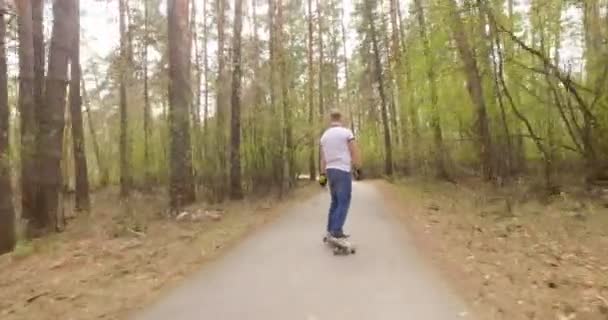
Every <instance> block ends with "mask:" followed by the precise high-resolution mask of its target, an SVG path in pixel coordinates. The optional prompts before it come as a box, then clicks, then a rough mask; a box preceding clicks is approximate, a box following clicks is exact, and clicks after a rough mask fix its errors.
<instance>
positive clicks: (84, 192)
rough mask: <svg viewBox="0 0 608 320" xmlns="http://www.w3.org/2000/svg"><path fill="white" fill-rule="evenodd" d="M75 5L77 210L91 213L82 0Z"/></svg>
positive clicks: (73, 80) (73, 79)
mask: <svg viewBox="0 0 608 320" xmlns="http://www.w3.org/2000/svg"><path fill="white" fill-rule="evenodd" d="M73 1H74V3H75V8H74V10H75V12H76V15H75V19H76V21H75V26H74V31H73V38H74V42H73V43H74V45H73V52H72V57H71V58H72V61H71V63H70V71H71V74H72V77H71V79H70V116H71V119H72V142H73V147H74V166H75V171H76V172H75V176H76V210H78V211H81V210H82V211H89V210H90V208H91V201H90V199H89V176H88V168H87V158H86V153H85V146H84V129H83V124H82V97H81V96H80V78H81V74H80V14H79V12H80V9H79V7H80V3H79V2H80V0H73Z"/></svg>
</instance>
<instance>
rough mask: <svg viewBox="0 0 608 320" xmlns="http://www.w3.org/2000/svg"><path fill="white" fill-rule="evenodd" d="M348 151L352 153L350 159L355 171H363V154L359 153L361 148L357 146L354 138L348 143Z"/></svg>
mask: <svg viewBox="0 0 608 320" xmlns="http://www.w3.org/2000/svg"><path fill="white" fill-rule="evenodd" d="M348 150H349V151H350V157H351V159H352V161H353V166H354V167H355V169H361V165H362V163H361V154H360V153H359V146H357V142H356V141H355V139H354V138H353V139H351V140H350V141H349V142H348Z"/></svg>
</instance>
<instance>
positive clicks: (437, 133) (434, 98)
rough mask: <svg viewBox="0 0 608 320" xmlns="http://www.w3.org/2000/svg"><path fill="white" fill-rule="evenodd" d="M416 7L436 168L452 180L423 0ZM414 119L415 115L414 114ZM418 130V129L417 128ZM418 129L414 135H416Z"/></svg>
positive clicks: (415, 1) (441, 176)
mask: <svg viewBox="0 0 608 320" xmlns="http://www.w3.org/2000/svg"><path fill="white" fill-rule="evenodd" d="M414 5H415V7H416V13H417V14H416V15H417V18H418V24H419V29H418V30H419V32H420V38H422V45H423V50H424V56H425V57H426V70H427V77H428V80H429V87H430V95H431V109H432V111H431V126H432V127H433V139H434V141H435V152H436V154H435V169H436V170H437V177H439V178H440V179H444V180H450V176H449V174H448V171H447V168H446V163H445V148H444V144H443V130H442V128H441V117H440V115H439V110H438V107H439V106H438V101H439V96H438V93H437V75H436V73H435V61H434V59H433V53H432V52H431V46H430V41H429V38H428V35H427V32H426V19H425V15H424V8H423V7H422V3H421V0H414ZM412 119H414V116H412ZM416 131H417V129H416ZM416 131H415V132H414V135H416Z"/></svg>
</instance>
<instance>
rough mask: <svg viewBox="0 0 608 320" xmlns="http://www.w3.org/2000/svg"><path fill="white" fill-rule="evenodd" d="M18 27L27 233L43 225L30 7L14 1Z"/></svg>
mask: <svg viewBox="0 0 608 320" xmlns="http://www.w3.org/2000/svg"><path fill="white" fill-rule="evenodd" d="M15 4H16V5H17V19H18V23H19V114H20V116H21V121H20V125H21V208H22V209H21V210H22V216H23V218H24V219H26V220H27V221H28V229H29V230H30V231H32V229H34V228H36V229H37V228H41V227H43V226H45V225H46V217H45V216H44V213H43V212H42V211H40V210H38V208H37V192H38V180H37V179H36V177H39V176H40V175H38V174H36V172H38V168H37V166H36V149H37V148H36V147H37V146H36V133H37V130H38V125H37V123H36V111H35V107H36V106H35V103H36V101H35V99H34V97H35V95H34V61H35V60H34V38H33V29H32V25H33V23H32V3H31V1H30V0H24V1H16V2H15Z"/></svg>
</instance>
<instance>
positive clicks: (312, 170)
mask: <svg viewBox="0 0 608 320" xmlns="http://www.w3.org/2000/svg"><path fill="white" fill-rule="evenodd" d="M313 51H314V50H313V22H312V0H308V125H309V128H310V132H309V138H310V141H309V148H310V150H309V151H310V155H309V157H308V171H309V174H310V180H311V181H315V180H316V179H317V171H316V160H315V138H314V137H315V132H314V130H313V129H312V128H314V121H315V117H314V114H315V112H314V101H313V99H314V87H315V84H314V69H313Z"/></svg>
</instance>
